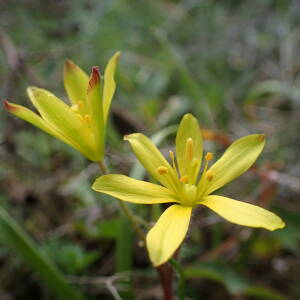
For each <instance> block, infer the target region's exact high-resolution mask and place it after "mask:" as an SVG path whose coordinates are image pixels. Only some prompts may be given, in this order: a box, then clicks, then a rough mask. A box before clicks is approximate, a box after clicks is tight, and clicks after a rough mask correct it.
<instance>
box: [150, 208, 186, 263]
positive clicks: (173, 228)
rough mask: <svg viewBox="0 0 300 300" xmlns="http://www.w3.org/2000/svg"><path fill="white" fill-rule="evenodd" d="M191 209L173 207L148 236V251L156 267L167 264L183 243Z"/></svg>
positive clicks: (165, 212) (162, 216)
mask: <svg viewBox="0 0 300 300" xmlns="http://www.w3.org/2000/svg"><path fill="white" fill-rule="evenodd" d="M191 212H192V208H191V207H184V206H181V205H177V204H175V205H172V206H170V207H169V208H167V209H166V210H165V211H164V213H163V214H162V215H161V216H160V218H159V220H158V221H157V223H156V224H155V225H154V226H153V227H152V228H151V230H150V231H149V232H148V234H147V238H146V241H147V249H148V252H149V256H150V259H151V261H152V263H153V265H154V266H155V267H157V266H159V265H161V264H163V263H165V262H166V261H167V260H168V259H169V258H170V257H171V256H172V255H173V254H174V252H175V251H176V250H177V248H178V247H179V246H180V244H181V243H182V241H183V239H184V237H185V235H186V233H187V230H188V227H189V223H190V218H191Z"/></svg>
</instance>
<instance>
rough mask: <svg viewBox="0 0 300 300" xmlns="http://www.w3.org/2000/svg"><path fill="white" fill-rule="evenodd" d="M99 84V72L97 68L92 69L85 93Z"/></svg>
mask: <svg viewBox="0 0 300 300" xmlns="http://www.w3.org/2000/svg"><path fill="white" fill-rule="evenodd" d="M99 84H100V70H99V67H96V66H94V67H92V73H91V76H90V80H89V85H88V89H87V92H88V93H89V92H90V91H91V90H92V89H94V88H95V87H96V86H97V85H99Z"/></svg>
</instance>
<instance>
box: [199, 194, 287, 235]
mask: <svg viewBox="0 0 300 300" xmlns="http://www.w3.org/2000/svg"><path fill="white" fill-rule="evenodd" d="M199 204H202V205H205V206H207V207H209V208H210V209H212V210H213V211H215V212H216V213H217V214H219V215H220V216H221V217H223V218H224V219H226V220H228V221H229V222H232V223H235V224H239V225H243V226H249V227H262V228H265V229H268V230H275V229H279V228H283V227H284V226H285V224H284V222H283V221H282V220H281V219H280V218H279V217H278V216H277V215H275V214H273V213H272V212H270V211H268V210H266V209H263V208H261V207H259V206H256V205H252V204H248V203H245V202H241V201H237V200H233V199H230V198H226V197H222V196H215V195H210V196H206V197H204V198H203V199H202V200H201V201H199Z"/></svg>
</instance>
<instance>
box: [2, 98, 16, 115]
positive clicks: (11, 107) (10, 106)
mask: <svg viewBox="0 0 300 300" xmlns="http://www.w3.org/2000/svg"><path fill="white" fill-rule="evenodd" d="M3 106H4V108H5V109H6V110H8V111H9V112H13V111H16V110H17V109H18V108H17V107H16V106H14V105H13V104H11V103H10V102H8V100H7V99H5V100H4V101H3Z"/></svg>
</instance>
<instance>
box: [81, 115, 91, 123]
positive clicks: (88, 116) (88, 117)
mask: <svg viewBox="0 0 300 300" xmlns="http://www.w3.org/2000/svg"><path fill="white" fill-rule="evenodd" d="M91 120H92V118H91V116H90V115H85V116H84V118H83V121H84V122H86V123H90V122H91Z"/></svg>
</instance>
